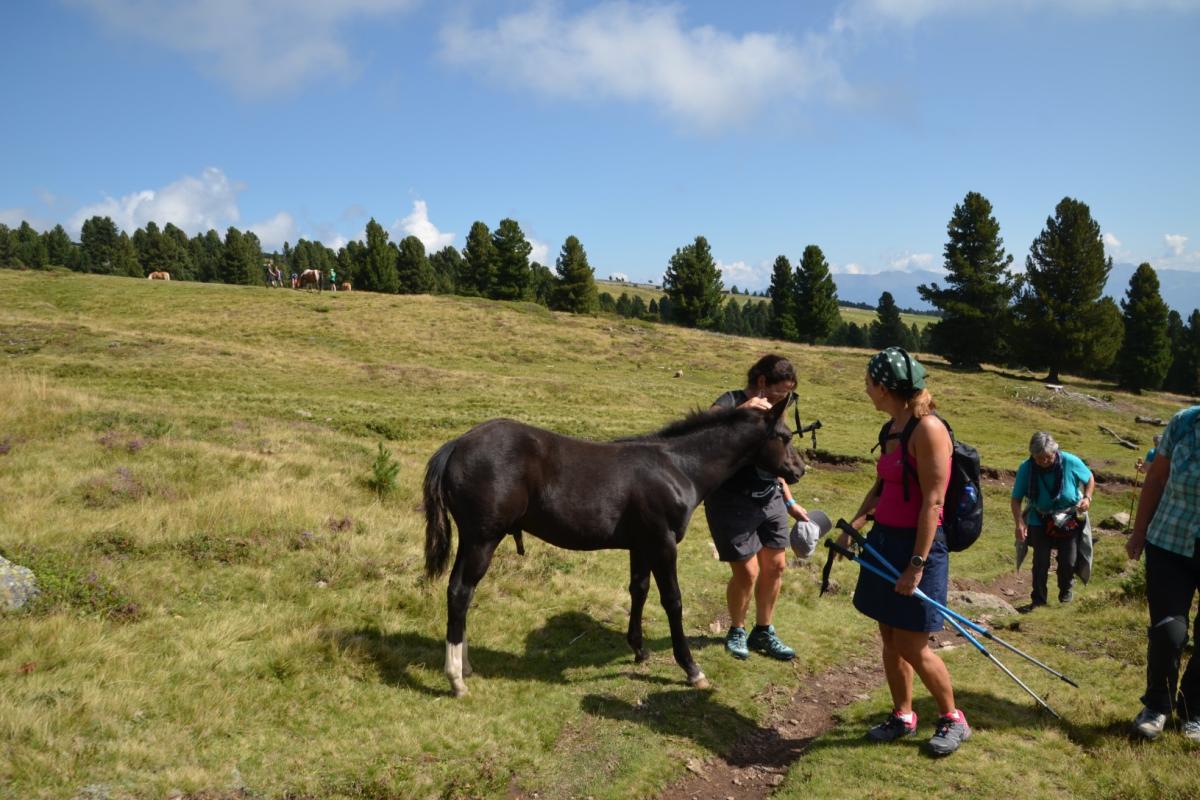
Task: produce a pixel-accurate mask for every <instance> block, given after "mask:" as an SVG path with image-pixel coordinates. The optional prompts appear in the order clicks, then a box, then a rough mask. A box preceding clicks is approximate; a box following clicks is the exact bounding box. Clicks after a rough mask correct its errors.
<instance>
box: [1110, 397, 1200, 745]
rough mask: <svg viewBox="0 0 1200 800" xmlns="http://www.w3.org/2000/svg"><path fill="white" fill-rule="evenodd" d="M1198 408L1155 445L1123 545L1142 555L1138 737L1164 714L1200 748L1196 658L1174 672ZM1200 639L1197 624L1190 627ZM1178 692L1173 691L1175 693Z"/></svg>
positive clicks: (1184, 635) (1199, 460)
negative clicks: (1142, 672) (1144, 625)
mask: <svg viewBox="0 0 1200 800" xmlns="http://www.w3.org/2000/svg"><path fill="white" fill-rule="evenodd" d="M1197 538H1200V406H1192V407H1191V408H1187V409H1184V410H1183V411H1180V412H1179V413H1178V414H1176V415H1175V416H1174V417H1173V418H1172V419H1171V422H1170V423H1169V424H1168V425H1167V429H1166V431H1165V432H1164V433H1163V435H1162V440H1161V441H1160V442H1159V443H1158V453H1157V455H1156V457H1155V459H1154V462H1153V463H1152V464H1151V465H1150V471H1149V473H1147V475H1146V485H1145V487H1144V488H1143V489H1142V502H1141V503H1139V504H1138V511H1137V519H1136V520H1134V523H1133V533H1132V534H1131V535H1130V537H1129V539H1128V540H1126V542H1125V552H1126V553H1127V554H1128V555H1129V557H1130V558H1132V559H1137V558H1140V557H1141V555H1142V551H1143V550H1144V551H1145V553H1146V605H1147V606H1148V607H1149V611H1150V627H1149V628H1148V629H1147V634H1148V635H1147V639H1148V641H1147V644H1146V691H1145V693H1144V694H1143V695H1142V706H1143V708H1142V710H1141V713H1139V714H1138V715H1137V718H1136V719H1135V720H1134V721H1133V727H1134V730H1135V731H1136V732H1137V734H1138V735H1139V736H1141V737H1143V738H1145V739H1157V738H1158V737H1159V736H1160V735H1161V734H1162V731H1163V728H1164V727H1165V726H1166V723H1167V720H1168V719H1169V717H1170V715H1171V712H1172V711H1174V712H1175V715H1176V718H1177V719H1178V720H1179V722H1181V723H1182V724H1183V735H1184V736H1185V737H1186V738H1187V739H1189V740H1190V741H1192V742H1193V743H1195V744H1197V745H1200V658H1197V657H1196V655H1195V654H1194V653H1193V654H1192V657H1191V658H1190V659H1189V660H1188V664H1187V669H1186V670H1184V672H1183V676H1182V677H1180V675H1179V670H1180V667H1181V660H1182V657H1183V651H1184V648H1185V647H1186V646H1187V641H1188V622H1189V620H1188V616H1189V615H1190V614H1191V610H1192V600H1193V598H1194V597H1195V596H1196V591H1197V590H1198V589H1200V546H1197V544H1196V539H1197ZM1195 635H1196V636H1197V638H1200V622H1198V623H1197V630H1196V632H1195ZM1176 691H1178V694H1176Z"/></svg>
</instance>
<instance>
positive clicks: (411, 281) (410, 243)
mask: <svg viewBox="0 0 1200 800" xmlns="http://www.w3.org/2000/svg"><path fill="white" fill-rule="evenodd" d="M398 248H399V257H398V258H397V260H396V274H397V276H398V286H399V292H400V294H427V293H429V292H431V291H433V285H434V274H433V267H432V266H431V265H430V263H429V258H428V257H426V255H425V244H424V243H423V242H422V241H421V240H420V239H418V238H417V237H416V236H405V237H404V238H403V239H401V240H400V244H399V246H398Z"/></svg>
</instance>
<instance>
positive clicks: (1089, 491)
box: [1075, 475, 1096, 511]
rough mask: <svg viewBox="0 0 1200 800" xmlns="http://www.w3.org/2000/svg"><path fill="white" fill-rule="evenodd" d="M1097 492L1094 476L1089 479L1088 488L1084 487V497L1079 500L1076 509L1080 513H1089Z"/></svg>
mask: <svg viewBox="0 0 1200 800" xmlns="http://www.w3.org/2000/svg"><path fill="white" fill-rule="evenodd" d="M1095 492H1096V476H1095V475H1092V477H1091V478H1089V479H1088V482H1087V486H1086V487H1084V490H1083V496H1082V497H1080V498H1079V502H1078V503H1076V504H1075V507H1076V508H1078V509H1079V510H1080V511H1087V510H1088V509H1089V508H1091V507H1092V495H1093V494H1095Z"/></svg>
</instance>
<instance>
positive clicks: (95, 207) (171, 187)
mask: <svg viewBox="0 0 1200 800" xmlns="http://www.w3.org/2000/svg"><path fill="white" fill-rule="evenodd" d="M240 190H241V187H240V186H236V185H234V184H233V183H232V182H231V181H230V180H229V178H227V177H226V176H225V173H224V172H222V171H221V170H219V169H217V168H216V167H208V168H207V169H205V170H204V171H203V172H202V173H200V175H195V176H193V175H186V176H184V177H182V178H180V179H179V180H177V181H175V182H174V183H169V184H167V185H166V186H164V187H163V188H161V189H143V190H142V191H139V192H134V193H132V194H127V195H125V196H124V197H120V198H113V197H106V198H104V200H103V201H101V202H99V203H94V204H92V205H89V206H84V207H83V208H81V209H79V210H78V211H76V212H75V214H74V215H72V217H71V220H70V225H69V231H70V232H71V233H72V234H75V235H77V234H78V233H79V230H80V228H81V227H82V226H83V222H84V220H86V219H89V218H91V217H95V216H100V217H111V218H112V221H113V222H115V223H116V224H117V227H119V228H121V229H122V230H124V231H127V232H133V231H134V230H136V229H138V228H141V227H144V226H145V225H146V223H147V222H151V221H153V222H157V223H159V224H160V225H164V224H166V223H168V222H173V223H174V224H175V225H177V226H178V227H180V228H182V229H183V230H185V231H187V232H188V233H189V234H196V233H201V232H204V231H207V230H208V229H209V228H215V229H217V230H221V229H222V228H223V227H225V226H227V225H230V224H232V223H235V222H237V220H238V217H239V216H240V215H239V212H238V205H237V194H238V192H239V191H240Z"/></svg>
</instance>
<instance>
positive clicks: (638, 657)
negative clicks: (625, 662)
mask: <svg viewBox="0 0 1200 800" xmlns="http://www.w3.org/2000/svg"><path fill="white" fill-rule="evenodd" d="M649 593H650V564H649V563H648V562H647V561H646V559H645V557H644V556H642V555H641V554H639V553H637V552H635V551H634V550H630V551H629V630H628V632H627V633H626V634H625V641H627V642H629V646H630V647H632V648H633V660H634V661H635V662H636V663H638V664H640V663H642V662H643V661H645V660H646V659H647V658H649V657H650V653H649V652H648V651H647V650H646V646H645V643H644V641H643V639H642V609H643V608H645V606H646V596H647V595H648V594H649Z"/></svg>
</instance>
